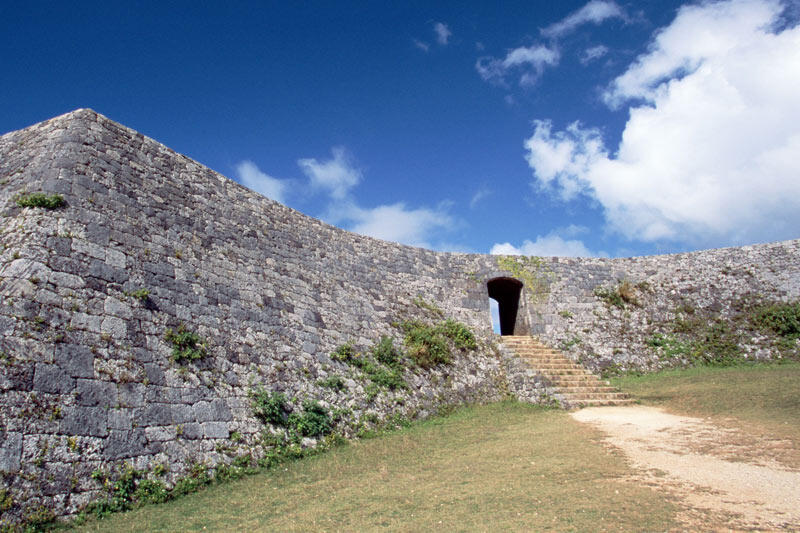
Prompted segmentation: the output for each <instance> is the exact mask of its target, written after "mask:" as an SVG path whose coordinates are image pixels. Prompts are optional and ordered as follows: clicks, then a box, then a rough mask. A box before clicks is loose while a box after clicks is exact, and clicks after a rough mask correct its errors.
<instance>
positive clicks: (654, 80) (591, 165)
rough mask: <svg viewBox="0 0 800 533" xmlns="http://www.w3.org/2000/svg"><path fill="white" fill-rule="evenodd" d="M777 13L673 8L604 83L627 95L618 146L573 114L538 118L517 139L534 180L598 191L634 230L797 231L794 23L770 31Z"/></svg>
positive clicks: (677, 235)
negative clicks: (557, 126)
mask: <svg viewBox="0 0 800 533" xmlns="http://www.w3.org/2000/svg"><path fill="white" fill-rule="evenodd" d="M780 14H781V4H779V3H778V2H776V1H769V0H729V1H725V2H716V3H703V4H699V5H693V6H689V7H684V8H681V9H680V11H679V12H678V15H677V17H676V19H675V20H674V21H673V22H672V24H670V25H669V26H668V27H666V28H665V29H664V30H662V31H661V32H659V33H658V34H657V35H656V37H655V39H654V41H653V43H652V44H651V46H650V49H649V51H648V52H647V53H646V54H644V55H642V56H640V57H639V58H638V59H637V60H636V61H635V62H634V63H633V64H632V65H631V66H630V67H629V68H628V69H627V71H626V72H625V73H623V74H622V75H621V76H619V77H618V78H617V79H616V80H614V82H613V83H611V85H610V86H609V88H608V90H607V92H606V100H607V102H608V103H609V105H615V106H619V105H622V104H628V105H629V119H628V122H627V124H626V125H625V129H624V132H623V134H622V139H621V141H620V144H619V147H618V149H617V150H616V151H615V152H614V153H612V152H611V151H610V150H609V149H608V148H606V146H605V144H604V142H603V139H602V135H601V132H600V131H599V130H597V129H594V128H586V127H583V126H581V125H580V124H579V123H577V122H576V123H573V124H572V125H570V126H569V127H568V128H567V129H566V130H564V131H557V132H553V131H552V125H551V123H550V122H548V121H537V122H536V123H535V130H534V134H533V136H531V137H530V138H529V139H527V140H526V142H525V147H526V150H527V155H526V158H527V160H528V164H529V165H530V167H531V168H532V170H533V171H534V176H535V179H536V181H537V183H539V184H540V185H542V186H546V187H552V188H554V189H555V190H558V191H559V193H560V194H561V195H562V197H563V198H565V199H569V198H573V197H575V196H576V195H577V194H581V193H582V194H587V195H590V196H592V197H594V198H595V199H596V200H598V201H599V203H600V204H601V205H602V206H603V207H604V209H605V213H606V217H607V220H608V223H609V226H610V228H611V229H612V230H615V231H617V232H619V233H621V234H623V235H625V236H627V237H629V238H632V239H640V240H647V241H654V240H660V239H669V240H673V241H683V242H691V243H696V244H704V245H709V244H710V245H724V244H736V243H740V242H746V241H757V240H772V239H782V238H792V237H797V236H798V235H797V228H800V179H798V176H800V158H798V154H800V98H798V97H797V93H798V91H797V88H798V87H800V26H793V27H785V28H784V29H782V30H780V31H772V30H771V29H770V28H772V27H773V25H776V24H777V23H779V22H780V18H779V17H780Z"/></svg>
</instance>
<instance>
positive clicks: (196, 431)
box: [176, 422, 203, 440]
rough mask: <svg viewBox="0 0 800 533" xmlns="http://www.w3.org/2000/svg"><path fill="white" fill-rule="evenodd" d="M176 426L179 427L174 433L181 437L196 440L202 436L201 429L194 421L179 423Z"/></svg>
mask: <svg viewBox="0 0 800 533" xmlns="http://www.w3.org/2000/svg"><path fill="white" fill-rule="evenodd" d="M178 427H179V428H180V429H178V430H176V434H177V436H178V437H179V438H181V439H188V440H196V439H202V438H203V429H202V428H201V427H200V424H198V423H196V422H190V423H188V424H180V425H179V426H178Z"/></svg>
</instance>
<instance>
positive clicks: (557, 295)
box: [0, 110, 800, 522]
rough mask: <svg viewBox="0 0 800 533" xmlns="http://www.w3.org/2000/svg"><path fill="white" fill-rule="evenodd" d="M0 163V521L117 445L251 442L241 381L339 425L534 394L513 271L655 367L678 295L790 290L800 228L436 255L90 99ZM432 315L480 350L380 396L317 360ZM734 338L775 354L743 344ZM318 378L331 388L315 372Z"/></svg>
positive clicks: (561, 333)
mask: <svg viewBox="0 0 800 533" xmlns="http://www.w3.org/2000/svg"><path fill="white" fill-rule="evenodd" d="M0 180H2V181H1V182H0V183H2V189H0V213H2V215H3V218H2V220H0V235H2V242H3V249H2V252H1V253H0V298H2V301H1V302H0V335H2V338H0V352H2V361H1V363H2V368H3V372H2V375H0V412H2V414H0V423H1V424H2V428H1V429H0V470H2V471H3V488H2V490H4V491H7V494H9V495H10V496H9V497H10V498H11V500H10V501H13V502H14V504H13V505H12V506H11V507H10V509H8V510H6V511H4V514H3V516H2V517H0V520H3V521H7V522H13V521H18V520H20V519H23V518H24V517H25V516H26V514H29V513H30V512H32V511H31V510H32V509H33V510H35V509H37V508H38V507H39V506H40V505H43V506H45V507H48V508H50V509H53V510H54V511H55V512H56V513H57V514H59V515H64V514H70V513H73V512H75V511H76V510H78V509H79V508H81V507H82V506H84V505H85V504H86V503H87V502H89V501H90V500H91V499H93V498H95V497H97V496H98V495H99V494H100V488H101V487H100V486H99V485H98V483H97V482H96V481H95V480H93V479H92V478H91V473H92V472H94V471H96V470H97V469H110V468H115V467H116V468H118V467H119V466H120V465H121V464H122V463H123V462H127V463H129V464H132V465H133V466H135V467H136V468H138V469H146V468H148V467H149V468H152V467H153V465H156V464H165V465H169V468H168V472H167V473H166V474H165V477H164V479H165V480H166V481H167V482H170V481H173V480H174V479H175V478H176V477H178V476H181V475H182V474H184V473H185V472H186V471H187V469H188V468H189V467H190V466H191V465H192V464H198V463H199V464H203V465H206V466H208V467H212V466H214V465H215V464H218V463H220V462H222V463H226V462H230V461H231V460H233V459H234V458H235V457H237V456H239V455H241V454H245V453H249V454H253V455H254V457H256V458H257V456H258V455H259V454H261V453H264V447H263V446H261V445H260V444H259V443H260V434H261V432H262V430H263V425H262V424H261V423H260V422H259V421H257V420H256V418H255V417H254V416H253V412H252V409H251V406H250V400H249V398H248V393H249V392H250V391H251V390H252V389H253V388H254V387H258V386H263V387H264V388H265V389H268V390H273V391H282V392H284V393H285V394H286V395H287V396H288V397H289V398H290V399H291V401H292V402H293V404H294V405H299V404H300V403H301V402H302V401H303V400H304V399H307V398H311V399H315V400H319V401H320V402H321V403H322V404H323V405H324V406H327V407H329V408H331V409H337V410H339V411H340V412H341V413H345V414H343V415H342V420H341V421H340V422H339V425H340V429H341V430H342V431H344V432H345V433H347V434H353V433H354V432H355V431H357V429H358V428H359V427H363V426H364V425H370V424H376V423H380V420H384V419H386V418H388V417H391V416H396V415H400V416H404V417H409V418H412V417H419V416H426V415H428V414H430V413H433V412H436V411H437V410H438V409H440V408H441V407H442V406H446V405H452V404H460V403H468V402H477V401H491V400H496V399H499V398H502V397H503V396H504V395H506V394H512V395H514V396H516V397H517V398H520V399H522V400H524V401H531V402H540V401H550V400H551V397H552V391H551V390H549V389H548V387H547V383H546V382H544V381H543V380H542V379H541V378H539V377H538V376H537V375H536V374H535V373H534V372H532V371H530V370H527V369H525V368H524V366H522V365H521V364H520V363H519V362H518V361H516V360H515V359H514V358H513V357H511V356H510V354H508V353H507V352H506V351H505V350H504V349H503V348H502V347H498V346H497V345H495V340H496V339H495V337H494V335H493V334H492V332H491V322H490V318H489V299H488V292H487V281H489V280H491V279H494V278H501V277H511V278H514V279H517V280H519V281H520V282H522V283H523V289H522V295H521V299H520V302H519V310H518V316H517V327H518V329H520V330H530V331H531V332H532V333H533V334H536V335H539V336H540V337H541V338H542V339H543V340H545V341H546V342H549V343H551V344H553V345H556V346H558V345H563V346H564V347H565V350H566V351H567V353H568V354H569V355H570V356H572V357H575V358H579V359H581V360H582V361H584V362H585V364H587V365H588V366H590V367H592V368H595V369H600V368H603V367H609V366H611V365H616V366H618V367H623V368H625V367H635V368H655V367H657V366H659V365H661V364H663V361H662V360H661V358H660V357H659V353H658V352H657V351H654V350H653V349H652V347H651V346H649V345H648V343H647V342H648V339H650V338H651V337H652V335H653V334H655V333H657V332H659V331H661V330H664V328H665V327H666V326H665V324H667V323H669V321H670V320H673V319H674V318H675V315H676V314H679V312H680V311H679V309H686V306H687V305H693V306H694V307H695V308H696V309H698V310H711V311H713V312H715V313H717V314H720V315H721V316H727V315H730V314H731V311H730V310H731V309H733V308H734V307H735V305H737V302H739V301H740V300H741V297H742V296H743V295H745V294H753V295H754V294H758V295H759V296H760V297H763V298H770V299H776V300H792V299H796V298H798V295H799V292H800V287H799V286H798V279H800V276H799V275H798V274H800V261H798V257H799V256H800V242H798V241H789V242H785V243H777V244H771V245H760V246H752V247H745V248H738V249H727V250H712V251H706V252H697V253H693V254H681V255H674V256H658V257H645V258H633V259H565V258H509V257H502V258H497V257H493V256H486V255H477V254H451V253H437V252H432V251H428V250H423V249H417V248H411V247H407V246H401V245H398V244H392V243H387V242H383V241H379V240H375V239H371V238H368V237H363V236H359V235H356V234H353V233H349V232H346V231H343V230H340V229H337V228H334V227H331V226H329V225H326V224H324V223H322V222H320V221H318V220H315V219H313V218H310V217H307V216H304V215H302V214H300V213H298V212H296V211H294V210H292V209H290V208H288V207H285V206H283V205H280V204H278V203H275V202H273V201H271V200H269V199H266V198H264V197H262V196H260V195H258V194H256V193H254V192H252V191H249V190H247V189H246V188H244V187H242V186H240V185H238V184H236V183H235V182H233V181H231V180H228V179H227V178H225V177H223V176H221V175H219V174H217V173H215V172H213V171H211V170H210V169H208V168H205V167H203V166H202V165H200V164H198V163H196V162H194V161H192V160H190V159H188V158H186V157H184V156H181V155H179V154H176V153H175V152H173V151H172V150H170V149H168V148H166V147H164V146H163V145H161V144H159V143H157V142H155V141H153V140H152V139H149V138H147V137H144V136H142V135H141V134H139V133H137V132H135V131H132V130H130V129H128V128H125V127H124V126H121V125H119V124H116V123H114V122H113V121H111V120H109V119H107V118H105V117H103V116H102V115H98V114H97V113H95V112H93V111H91V110H78V111H75V112H72V113H69V114H67V115H64V116H62V117H58V118H55V119H52V120H49V121H46V122H43V123H41V124H37V125H35V126H32V127H30V128H26V129H24V130H20V131H17V132H12V133H8V134H6V135H3V136H2V137H0ZM22 191H28V192H36V191H45V192H47V193H58V194H61V195H62V196H63V197H64V199H65V200H66V202H67V205H66V206H65V207H63V208H60V209H57V210H53V211H47V210H42V209H34V208H20V207H18V206H17V205H16V203H15V202H14V198H15V196H16V195H17V194H18V193H20V192H22ZM618 280H626V281H629V282H630V283H631V284H632V285H633V286H635V287H637V289H636V290H637V291H638V293H637V295H638V296H637V298H638V300H637V305H636V306H628V307H627V308H625V309H622V308H616V307H613V306H609V305H608V304H606V303H605V302H604V301H603V300H602V299H601V298H598V296H597V294H596V293H597V288H598V287H601V288H603V287H606V288H608V287H613V286H615V284H617V283H618ZM145 292H146V293H147V295H146V296H143V295H144V293H145ZM680 306H683V307H680ZM440 315H441V316H440ZM445 317H446V318H453V319H455V320H458V321H460V322H463V323H464V324H466V325H467V326H469V327H470V328H471V329H472V330H473V331H474V332H476V334H477V336H478V339H479V345H480V346H479V349H478V350H475V351H470V352H466V351H465V352H460V353H458V354H456V357H455V360H454V362H453V364H452V365H442V366H437V367H434V368H432V369H423V368H419V367H414V366H413V365H407V366H406V368H405V370H404V374H403V375H404V379H405V381H406V383H407V384H408V389H404V390H394V391H392V390H388V389H381V390H379V391H377V393H376V391H375V389H374V387H372V389H370V382H369V380H368V379H367V378H366V377H365V375H364V373H363V372H361V371H360V370H358V369H356V368H354V367H352V366H350V365H347V364H346V363H344V362H341V361H335V360H333V359H332V358H331V357H330V354H331V352H332V351H333V350H335V349H336V347H338V346H340V345H342V344H343V343H346V342H351V343H353V344H354V345H355V346H356V347H357V348H358V349H359V350H360V351H362V352H366V351H368V350H369V349H370V348H371V347H372V346H374V345H375V344H376V343H377V342H378V340H379V339H380V338H381V337H382V336H389V337H392V338H394V339H395V343H396V344H399V343H400V342H401V338H402V332H401V331H400V330H399V329H398V328H397V323H398V322H402V321H404V320H427V321H435V320H441V319H443V318H445ZM180 324H183V325H184V326H185V327H186V328H187V329H188V330H190V331H192V332H195V333H197V334H198V335H199V336H200V337H201V338H202V339H204V340H205V341H206V342H207V345H208V355H207V356H206V357H204V358H202V359H200V360H197V361H193V362H190V363H185V364H179V363H176V362H175V361H173V360H172V358H171V354H172V347H171V346H170V343H169V342H167V340H166V339H165V332H166V330H167V329H168V328H172V329H173V330H175V329H176V328H178V327H179V325H180ZM659 328H660V329H659ZM576 337H577V338H578V339H579V340H578V341H577V342H574V340H575V338H576ZM748 349H750V350H751V352H752V353H753V355H754V356H759V357H770V356H771V354H772V352H771V351H770V349H769V346H768V344H765V342H761V341H758V339H756V340H753V341H752V343H751V346H750V348H748ZM331 376H341V377H342V379H343V380H344V382H345V384H346V386H345V387H344V388H343V389H341V390H339V389H336V390H334V389H332V388H329V387H326V386H324V385H321V383H323V382H324V381H325V380H326V379H327V378H329V377H331ZM306 444H308V445H311V444H313V443H312V442H308V443H306Z"/></svg>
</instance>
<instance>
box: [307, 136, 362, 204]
mask: <svg viewBox="0 0 800 533" xmlns="http://www.w3.org/2000/svg"><path fill="white" fill-rule="evenodd" d="M331 153H332V154H333V159H329V160H327V161H322V162H320V161H317V160H316V159H313V158H311V159H300V160H298V161H297V164H298V165H299V166H300V169H301V170H302V171H303V173H304V174H305V175H306V176H308V177H309V179H310V180H311V186H312V187H313V188H314V189H324V190H327V191H328V192H329V193H330V195H331V197H332V198H334V199H337V200H341V199H343V198H345V197H346V196H347V194H348V192H349V191H350V189H351V188H353V187H354V186H356V185H358V182H359V181H361V171H360V170H358V169H357V168H356V167H355V166H354V165H353V163H352V162H351V160H350V158H349V157H348V155H347V153H346V152H345V150H344V148H341V147H337V148H333V149H332V150H331Z"/></svg>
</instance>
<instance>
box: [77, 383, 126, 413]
mask: <svg viewBox="0 0 800 533" xmlns="http://www.w3.org/2000/svg"><path fill="white" fill-rule="evenodd" d="M77 391H78V395H77V402H78V405H84V406H87V407H95V406H100V407H115V406H116V405H117V385H116V384H115V383H111V382H110V381H100V380H96V379H79V380H78V384H77Z"/></svg>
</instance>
